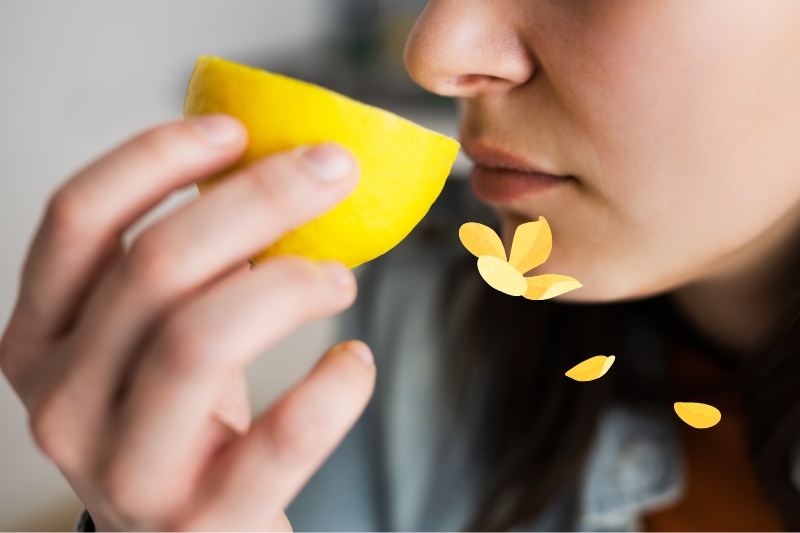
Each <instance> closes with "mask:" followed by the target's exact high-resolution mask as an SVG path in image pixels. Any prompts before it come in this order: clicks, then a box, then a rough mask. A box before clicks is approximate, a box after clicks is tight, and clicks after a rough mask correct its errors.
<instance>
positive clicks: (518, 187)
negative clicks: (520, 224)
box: [463, 143, 575, 204]
mask: <svg viewBox="0 0 800 533" xmlns="http://www.w3.org/2000/svg"><path fill="white" fill-rule="evenodd" d="M463 148H464V151H465V152H466V153H467V155H469V157H470V159H472V161H473V162H474V163H475V166H474V167H473V168H472V171H471V172H470V176H469V177H470V183H471V185H472V190H473V191H474V193H475V196H477V197H478V198H479V199H480V200H482V201H484V202H487V203H490V204H512V203H514V202H517V201H519V200H521V199H523V198H529V197H531V196H534V195H538V194H542V193H544V192H546V191H549V190H551V189H553V188H554V187H559V186H563V185H566V184H567V183H569V182H570V181H574V180H575V177H574V176H570V175H563V174H556V173H551V172H547V171H545V170H544V169H541V168H537V167H535V166H533V165H531V164H530V163H528V162H527V161H525V160H523V159H522V158H520V157H518V156H516V155H514V154H511V153H508V152H504V151H502V150H499V149H497V148H493V147H489V146H486V145H482V144H473V145H470V144H469V143H464V145H463Z"/></svg>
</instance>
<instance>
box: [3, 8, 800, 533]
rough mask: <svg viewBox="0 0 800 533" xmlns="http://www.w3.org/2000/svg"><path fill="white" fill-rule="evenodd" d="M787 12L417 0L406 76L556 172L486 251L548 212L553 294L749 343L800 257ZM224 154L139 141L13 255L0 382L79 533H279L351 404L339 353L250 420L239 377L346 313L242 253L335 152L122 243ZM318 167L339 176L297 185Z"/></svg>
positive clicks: (176, 139) (341, 160)
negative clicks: (67, 495)
mask: <svg viewBox="0 0 800 533" xmlns="http://www.w3.org/2000/svg"><path fill="white" fill-rule="evenodd" d="M799 23H800V3H798V2H795V1H794V0H773V1H771V2H768V3H765V2H762V1H760V0H751V1H731V0H705V1H704V2H696V1H694V0H660V1H659V2H641V1H639V0H602V1H599V0H598V1H594V0H563V1H562V0H558V1H557V0H433V1H431V2H430V3H429V5H428V7H427V9H426V10H425V12H424V14H423V15H422V17H421V19H420V20H419V22H418V24H417V26H416V27H415V29H414V31H413V32H412V35H411V37H410V39H409V43H408V47H407V53H406V61H407V66H408V69H409V72H410V73H411V74H412V76H413V77H414V78H415V79H416V80H417V81H418V82H419V83H420V84H422V85H423V86H425V87H426V88H428V89H430V90H432V91H434V92H437V93H440V94H444V95H450V96H456V97H458V99H459V101H460V105H461V109H462V112H463V129H462V140H463V141H464V145H465V147H466V148H467V150H468V151H469V150H471V151H473V152H477V151H479V150H480V148H479V147H480V146H482V145H483V146H490V147H494V148H500V149H503V150H505V151H507V152H511V153H514V154H516V155H518V156H519V157H522V158H524V159H525V160H526V161H529V162H530V163H531V164H534V165H536V166H537V167H539V168H540V169H541V170H544V171H546V172H550V173H553V174H557V175H568V176H572V177H571V178H570V179H569V180H566V181H565V182H564V183H561V184H559V185H558V186H556V187H551V188H548V189H546V190H543V191H540V192H538V193H537V194H535V195H527V196H525V197H522V198H517V199H515V200H514V201H512V202H506V203H503V204H495V205H493V207H495V209H496V210H497V212H498V213H499V215H500V217H501V219H502V222H503V227H504V239H505V240H506V241H507V242H508V241H510V238H511V236H512V235H513V231H514V229H515V228H516V226H517V225H518V224H520V223H522V222H525V221H529V220H535V219H537V218H538V216H540V215H544V216H545V217H546V218H547V219H548V221H549V222H550V224H551V226H552V228H553V233H554V236H555V241H554V242H555V245H554V249H553V254H552V256H551V258H550V259H549V260H548V262H547V263H545V265H544V266H543V267H541V268H539V269H538V270H537V272H536V273H550V272H552V273H559V274H566V275H571V276H575V277H577V278H578V279H579V280H581V281H582V282H583V284H584V288H582V289H580V290H579V291H575V292H573V293H569V294H568V295H566V296H565V297H564V298H563V299H565V300H568V301H573V302H597V301H612V300H621V299H630V298H638V297H642V296H646V295H651V294H655V293H659V292H666V291H672V292H673V293H674V294H675V299H676V301H677V302H678V303H679V305H680V306H682V308H683V309H684V311H685V312H686V314H687V316H689V317H690V318H692V319H693V320H694V321H695V322H696V324H697V325H698V327H700V328H701V329H702V330H704V331H706V332H707V333H708V334H709V335H710V336H711V337H713V338H715V339H717V340H718V341H719V342H721V343H724V344H727V345H729V346H731V347H734V348H736V349H741V350H745V349H748V348H749V347H752V346H754V345H755V344H757V343H758V342H759V340H760V339H761V338H763V336H764V335H765V334H766V332H768V331H769V330H770V328H771V326H772V323H773V322H774V320H775V319H776V317H777V316H778V313H779V311H780V310H781V309H782V308H783V306H784V305H786V304H788V303H789V302H788V298H787V296H786V295H787V293H788V292H789V291H787V290H786V283H788V281H787V280H788V279H790V278H791V276H792V275H793V272H794V269H793V268H791V267H792V266H793V261H792V260H793V257H794V256H795V250H794V248H793V247H792V246H790V244H789V243H791V242H792V241H795V242H800V239H796V238H795V234H796V233H797V232H798V228H799V227H800V207H798V205H799V204H800V180H798V179H797V177H798V171H800V149H798V148H800V147H799V146H798V144H800V99H798V98H796V95H797V94H798V89H800V54H798V53H797V52H796V50H799V49H800V33H798V32H796V30H795V28H796V27H797V26H798V24H799ZM245 144H246V133H245V131H244V130H243V128H242V127H241V125H240V124H238V123H237V122H236V121H234V120H233V119H230V118H227V117H223V116H212V117H206V118H203V119H195V120H193V121H187V122H179V123H173V124H167V125H164V126H159V127H157V128H154V129H153V130H151V131H149V132H145V133H144V134H142V135H140V136H138V137H136V138H135V139H133V140H131V141H129V142H128V143H126V144H124V145H122V146H121V147H119V148H117V149H116V150H114V151H113V152H111V153H109V154H107V155H105V156H104V157H102V158H101V159H99V160H98V161H97V162H95V163H93V164H92V165H90V166H89V167H87V168H86V169H85V170H84V171H82V172H80V173H79V174H78V175H76V176H75V177H73V178H71V179H70V180H68V181H67V182H66V183H65V184H64V185H63V186H62V187H61V188H60V189H59V190H58V191H56V193H55V194H54V195H53V197H52V200H51V201H50V202H49V205H48V207H47V209H46V212H45V215H44V217H43V221H42V224H41V226H40V228H39V230H38V231H37V234H36V236H35V238H34V240H33V243H32V245H31V248H30V253H29V256H28V258H27V260H26V264H25V268H24V271H23V277H22V283H21V286H20V294H19V299H18V302H17V305H16V308H15V310H14V312H13V315H12V318H11V320H10V322H9V324H8V327H7V329H6V331H5V333H4V335H3V338H2V341H0V367H1V368H2V370H3V372H4V373H5V375H6V377H7V378H8V380H9V382H10V383H11V384H12V386H13V387H14V389H15V390H16V392H17V393H18V394H19V396H20V398H21V399H22V401H23V402H24V404H25V406H26V408H27V409H28V411H29V413H30V425H31V430H32V432H33V435H34V437H35V439H36V442H37V443H38V445H39V446H40V447H41V449H42V450H43V452H44V453H45V454H47V455H48V456H49V457H50V458H51V459H52V460H53V462H54V463H55V464H56V465H57V466H58V467H59V468H60V470H61V471H62V472H63V473H64V475H65V477H66V478H67V480H68V481H69V482H70V484H71V485H72V487H73V488H74V489H75V491H76V492H77V494H78V495H79V497H80V498H81V500H82V501H83V502H84V504H85V505H86V506H87V508H88V509H89V511H90V513H91V515H92V517H93V518H94V520H95V522H96V525H97V526H98V527H99V528H100V529H109V530H111V529H118V530H121V529H135V530H147V529H157V530H169V529H195V530H196V529H204V530H222V529H226V530H230V529H249V530H261V529H288V528H289V524H288V522H287V521H286V518H285V515H284V514H283V509H284V508H285V507H286V506H287V505H288V503H289V502H290V501H291V499H292V498H293V497H294V495H295V494H296V493H297V492H298V491H299V490H300V488H301V487H302V486H303V484H304V483H305V482H306V481H307V479H308V478H309V477H310V476H311V475H312V474H313V472H314V471H315V470H316V469H317V468H318V467H319V465H320V464H321V463H322V462H323V461H324V459H325V457H326V456H327V455H328V454H329V453H330V452H331V451H332V450H333V449H334V448H335V447H336V445H337V444H338V442H339V441H340V440H341V438H342V437H343V436H344V435H345V433H346V432H347V431H348V429H349V428H350V427H351V426H352V424H353V423H354V421H355V420H356V419H357V417H358V416H359V414H360V413H361V411H362V410H363V408H364V406H365V405H366V402H367V401H368V398H369V396H370V395H371V393H372V387H373V383H374V377H375V368H374V365H373V364H372V358H371V354H370V352H369V349H368V348H367V347H366V346H365V345H364V344H363V343H360V342H358V341H351V342H348V343H344V344H342V345H337V346H335V347H333V348H331V350H329V351H328V352H327V353H326V354H325V355H324V356H323V357H322V358H321V360H320V362H319V364H318V365H317V366H316V368H315V369H314V370H312V372H311V373H310V374H309V375H308V376H307V377H306V378H305V379H304V380H302V381H301V382H300V383H298V384H297V385H296V386H295V387H294V388H293V389H292V390H291V391H289V392H288V393H287V394H286V395H285V396H284V397H282V398H281V399H280V400H278V401H277V402H276V403H275V404H274V405H273V406H271V407H270V408H269V409H268V410H267V411H266V412H264V413H262V414H260V415H258V416H257V417H256V418H255V420H253V421H252V422H251V419H250V414H249V407H248V405H247V401H246V396H245V392H246V391H245V388H244V387H243V381H242V368H243V367H244V365H245V364H247V362H248V361H250V360H251V359H252V358H253V357H255V356H256V355H257V354H258V353H260V352H261V351H262V350H263V349H264V348H266V347H268V346H270V345H272V344H274V343H276V342H277V341H278V340H280V339H281V338H282V337H284V336H285V335H286V334H288V333H289V332H290V331H292V330H293V329H295V328H297V327H299V326H300V325H301V324H303V323H305V322H308V321H310V320H313V319H315V318H317V317H321V316H325V315H329V314H333V313H336V312H339V311H341V310H342V309H344V308H346V307H347V306H349V305H350V304H351V303H352V301H353V299H354V298H355V291H356V288H355V281H354V279H353V277H352V276H351V274H350V273H349V272H347V271H346V270H343V269H342V268H341V267H340V266H337V265H335V264H313V263H311V262H308V261H304V260H301V259H297V258H291V259H290V258H275V259H271V260H269V261H267V262H265V263H263V264H259V265H258V266H257V267H256V268H254V269H252V270H251V269H249V268H247V266H246V263H245V260H246V258H247V257H249V256H252V255H253V254H254V253H255V252H257V251H258V250H260V249H263V248H264V247H266V246H267V245H268V244H270V243H271V242H274V241H275V240H276V239H277V238H279V237H280V236H281V235H282V234H283V233H285V232H286V231H288V230H289V229H291V228H293V227H296V226H298V225H300V224H302V223H303V222H305V221H307V220H310V219H313V218H315V217H316V216H317V215H319V214H321V213H323V212H324V211H326V210H327V209H328V208H330V207H331V206H333V205H335V204H336V203H337V202H338V201H339V200H341V199H342V198H343V197H344V196H345V195H346V194H347V193H348V192H349V191H351V190H352V188H353V187H354V186H355V184H356V182H357V179H358V169H357V165H356V163H355V161H354V160H353V159H352V158H351V156H349V155H348V154H347V153H346V152H345V151H343V150H342V149H341V148H337V147H336V146H334V145H325V146H324V147H309V148H306V149H304V150H301V151H293V152H287V153H283V154H278V155H275V156H273V157H270V158H267V159H265V160H263V161H260V162H257V163H255V164H253V165H252V166H250V167H248V168H246V169H243V170H240V171H238V172H237V173H236V174H235V175H234V176H232V177H231V178H230V179H229V180H227V181H225V182H223V183H221V184H219V185H218V186H217V187H215V188H214V189H213V190H211V191H210V192H209V193H208V194H206V195H204V196H203V197H201V198H200V199H198V200H197V201H195V202H194V203H192V204H190V205H188V206H186V207H184V208H183V209H181V210H179V211H178V212H176V213H173V214H172V215H170V216H168V217H167V218H165V219H163V220H161V221H160V222H158V223H157V224H155V225H154V226H152V227H150V228H149V229H148V230H146V231H145V232H144V233H143V234H141V235H140V236H139V238H138V239H137V240H136V241H135V242H134V243H133V245H132V247H131V248H130V249H129V250H125V249H124V248H123V247H122V245H121V242H120V235H121V234H122V233H123V232H124V230H125V228H127V227H128V226H130V225H131V224H132V223H133V222H134V221H135V220H136V219H137V218H138V217H139V216H140V215H142V214H143V213H145V212H146V211H147V210H148V209H149V208H151V207H152V206H154V205H156V204H158V203H159V201H160V200H161V199H163V198H165V197H166V196H167V195H168V194H169V193H170V192H171V191H173V190H175V189H177V188H180V187H182V186H185V185H187V184H189V183H192V182H194V181H197V180H201V179H204V178H207V177H209V176H212V175H214V174H216V173H218V172H219V171H220V170H222V169H224V168H226V167H227V166H229V165H231V164H232V163H233V162H234V161H235V160H236V159H237V158H238V156H239V155H240V154H241V153H242V151H243V149H244V146H245ZM326 154H327V159H326V160H327V161H328V163H329V164H330V165H331V166H330V167H325V168H327V170H328V171H327V172H323V174H325V175H327V176H329V177H330V176H331V175H333V174H336V172H334V171H335V170H336V169H337V168H338V170H339V172H338V174H339V175H340V176H339V179H327V180H325V179H321V178H320V177H319V172H318V171H319V169H320V167H319V165H321V164H322V163H323V156H324V155H326ZM315 169H316V171H315Z"/></svg>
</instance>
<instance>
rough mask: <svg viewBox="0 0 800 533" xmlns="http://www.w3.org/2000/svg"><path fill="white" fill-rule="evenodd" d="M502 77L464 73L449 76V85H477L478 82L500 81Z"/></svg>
mask: <svg viewBox="0 0 800 533" xmlns="http://www.w3.org/2000/svg"><path fill="white" fill-rule="evenodd" d="M502 79H503V78H500V77H498V76H489V75H487V74H464V75H462V76H456V77H455V78H450V85H452V86H453V87H465V86H470V85H477V84H479V83H486V82H491V81H501V80H502Z"/></svg>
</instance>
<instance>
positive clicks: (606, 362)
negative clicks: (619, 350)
mask: <svg viewBox="0 0 800 533" xmlns="http://www.w3.org/2000/svg"><path fill="white" fill-rule="evenodd" d="M615 359H616V358H615V357H614V356H613V355H610V356H608V357H606V356H605V355H597V356H595V357H590V358H589V359H587V360H586V361H584V362H582V363H579V364H577V365H575V366H573V367H572V368H570V369H569V370H567V372H566V374H564V375H565V376H567V377H568V378H572V379H574V380H575V381H594V380H595V379H599V378H601V377H603V376H605V375H606V372H608V369H609V368H611V365H613V364H614V360H615Z"/></svg>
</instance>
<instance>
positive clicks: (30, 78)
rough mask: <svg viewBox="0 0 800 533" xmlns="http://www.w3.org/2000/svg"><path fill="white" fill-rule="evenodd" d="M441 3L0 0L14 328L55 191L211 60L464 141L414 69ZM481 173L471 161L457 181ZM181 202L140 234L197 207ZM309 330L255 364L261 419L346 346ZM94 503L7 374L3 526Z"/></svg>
mask: <svg viewBox="0 0 800 533" xmlns="http://www.w3.org/2000/svg"><path fill="white" fill-rule="evenodd" d="M424 5H425V0H291V1H290V0H115V1H114V2H109V1H108V0H71V1H69V2H67V1H64V0H61V1H59V0H36V1H33V0H0V251H1V252H2V253H0V325H2V326H4V325H5V323H6V322H7V319H8V316H9V314H10V312H11V309H12V306H13V303H14V299H15V296H16V292H17V283H18V277H19V270H20V266H21V264H22V261H23V258H24V256H25V251H26V248H27V245H28V242H29V240H30V237H31V235H32V233H33V231H34V229H35V227H36V224H37V222H38V219H39V217H40V215H41V213H42V209H43V207H44V205H45V203H46V201H47V198H48V196H49V194H50V193H51V191H52V190H53V189H54V188H55V187H56V186H57V185H58V184H59V183H61V182H62V181H63V180H65V179H67V178H68V177H69V175H70V174H72V173H74V172H75V171H76V170H78V169H79V168H80V167H82V166H83V165H85V164H86V163H87V162H88V161H90V160H91V159H92V158H94V157H96V156H98V155H99V154H101V153H102V152H104V151H105V150H107V149H108V148H110V147H112V146H114V145H116V144H118V143H119V142H120V141H122V140H124V139H126V138H127V137H129V136H131V135H132V134H134V133H136V132H137V131H139V130H141V129H143V128H146V127H148V126H151V125H153V124H156V123H159V122H163V121H167V120H174V119H178V118H180V116H181V109H182V106H183V97H184V92H185V88H186V83H187V81H188V79H189V75H190V74H191V70H192V67H193V65H194V61H195V59H196V58H197V56H198V55H201V54H212V55H219V56H223V57H227V58H229V59H232V60H236V61H240V62H243V63H247V64H251V65H254V66H260V67H268V68H271V69H274V70H278V71H280V72H283V73H285V74H288V75H294V76H297V77H300V78H303V79H307V80H308V81H312V82H317V83H320V84H322V85H325V86H328V87H331V88H333V89H335V90H339V91H342V92H344V93H346V94H349V95H350V96H353V97H355V98H359V99H362V100H365V101H367V102H370V103H374V104H377V105H381V106H383V107H387V108H389V109H391V110H393V111H396V112H398V113H400V114H402V115H404V116H406V117H408V118H410V119H412V120H415V121H417V122H419V123H421V124H423V125H425V126H427V127H429V128H431V129H435V130H438V131H441V132H442V133H445V134H447V135H451V136H455V134H456V127H457V122H456V115H455V109H454V106H453V105H452V102H450V101H449V100H445V99H441V98H436V97H433V96H432V95H430V94H427V93H425V92H424V91H422V90H421V89H419V88H418V87H416V86H415V85H414V84H413V82H411V80H410V78H409V77H408V76H407V74H406V73H405V72H404V69H403V66H402V49H403V44H404V41H405V36H406V35H407V33H408V30H409V29H410V27H411V25H412V24H413V22H414V19H415V18H416V16H417V15H418V14H419V11H420V10H421V9H422V7H423V6H424ZM468 165H469V163H468V162H467V161H466V160H465V159H463V158H460V159H459V160H458V161H457V162H456V167H455V173H456V174H457V175H459V174H460V175H464V173H465V170H466V168H468ZM195 195H196V192H195V191H194V190H193V188H189V189H187V190H185V191H180V192H178V193H176V194H175V195H173V196H172V197H171V198H170V199H168V201H166V202H165V203H164V204H163V205H162V206H160V207H159V208H157V209H156V210H155V211H154V212H153V213H151V214H150V215H148V216H147V217H145V219H144V220H143V221H141V223H140V224H138V225H137V226H138V227H139V228H141V227H142V226H143V225H145V224H147V223H149V222H151V221H152V220H154V219H156V218H157V217H159V216H162V215H163V214H164V213H166V212H169V210H170V209H173V208H174V207H175V206H177V205H180V203H182V202H185V201H191V199H192V198H194V197H195ZM335 326H336V324H335V319H329V320H322V321H319V322H316V323H312V324H309V325H307V326H305V327H304V328H302V329H301V330H300V331H297V332H295V333H294V334H293V335H291V336H290V337H288V338H287V339H285V340H284V341H282V342H281V343H280V344H279V345H277V346H275V347H273V348H272V349H270V350H269V351H267V352H266V353H265V354H264V355H263V356H262V357H261V358H259V359H258V360H257V361H256V362H255V363H253V364H252V365H251V366H250V367H249V368H248V381H249V385H250V394H251V400H252V402H253V406H254V410H256V411H258V410H261V409H262V408H263V407H264V406H266V405H268V404H269V402H270V401H271V400H273V399H274V398H275V397H276V396H277V395H278V394H279V393H280V392H281V391H282V390H285V388H286V387H287V386H289V385H290V384H291V383H292V382H293V381H294V380H295V379H297V378H298V377H299V376H301V375H302V374H303V373H304V372H305V371H306V370H307V369H308V368H309V367H310V365H311V364H313V362H314V361H315V360H316V358H317V357H318V356H319V355H320V354H321V353H322V352H323V351H324V350H325V349H326V348H327V347H328V345H329V344H330V343H331V342H332V338H333V336H334V331H335ZM81 508H82V506H81V505H80V502H79V501H78V500H77V498H76V497H75V495H74V494H73V493H72V491H71V489H70V488H69V486H68V485H67V484H66V482H64V480H63V479H62V477H61V476H60V474H59V472H58V470H57V469H56V468H55V467H53V465H52V464H50V463H49V462H48V461H47V459H46V458H44V457H43V456H42V455H41V454H40V453H39V452H38V451H37V449H36V447H35V445H34V444H33V442H32V440H31V438H30V436H29V434H28V431H27V417H26V414H25V411H24V409H23V408H22V405H21V404H20V402H19V400H18V399H17V398H16V396H15V395H14V393H13V392H12V390H11V388H10V387H9V385H8V383H7V382H6V381H5V380H4V378H0V531H2V530H64V529H71V527H72V525H73V521H74V519H75V517H76V516H77V514H78V513H79V511H80V510H81Z"/></svg>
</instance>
